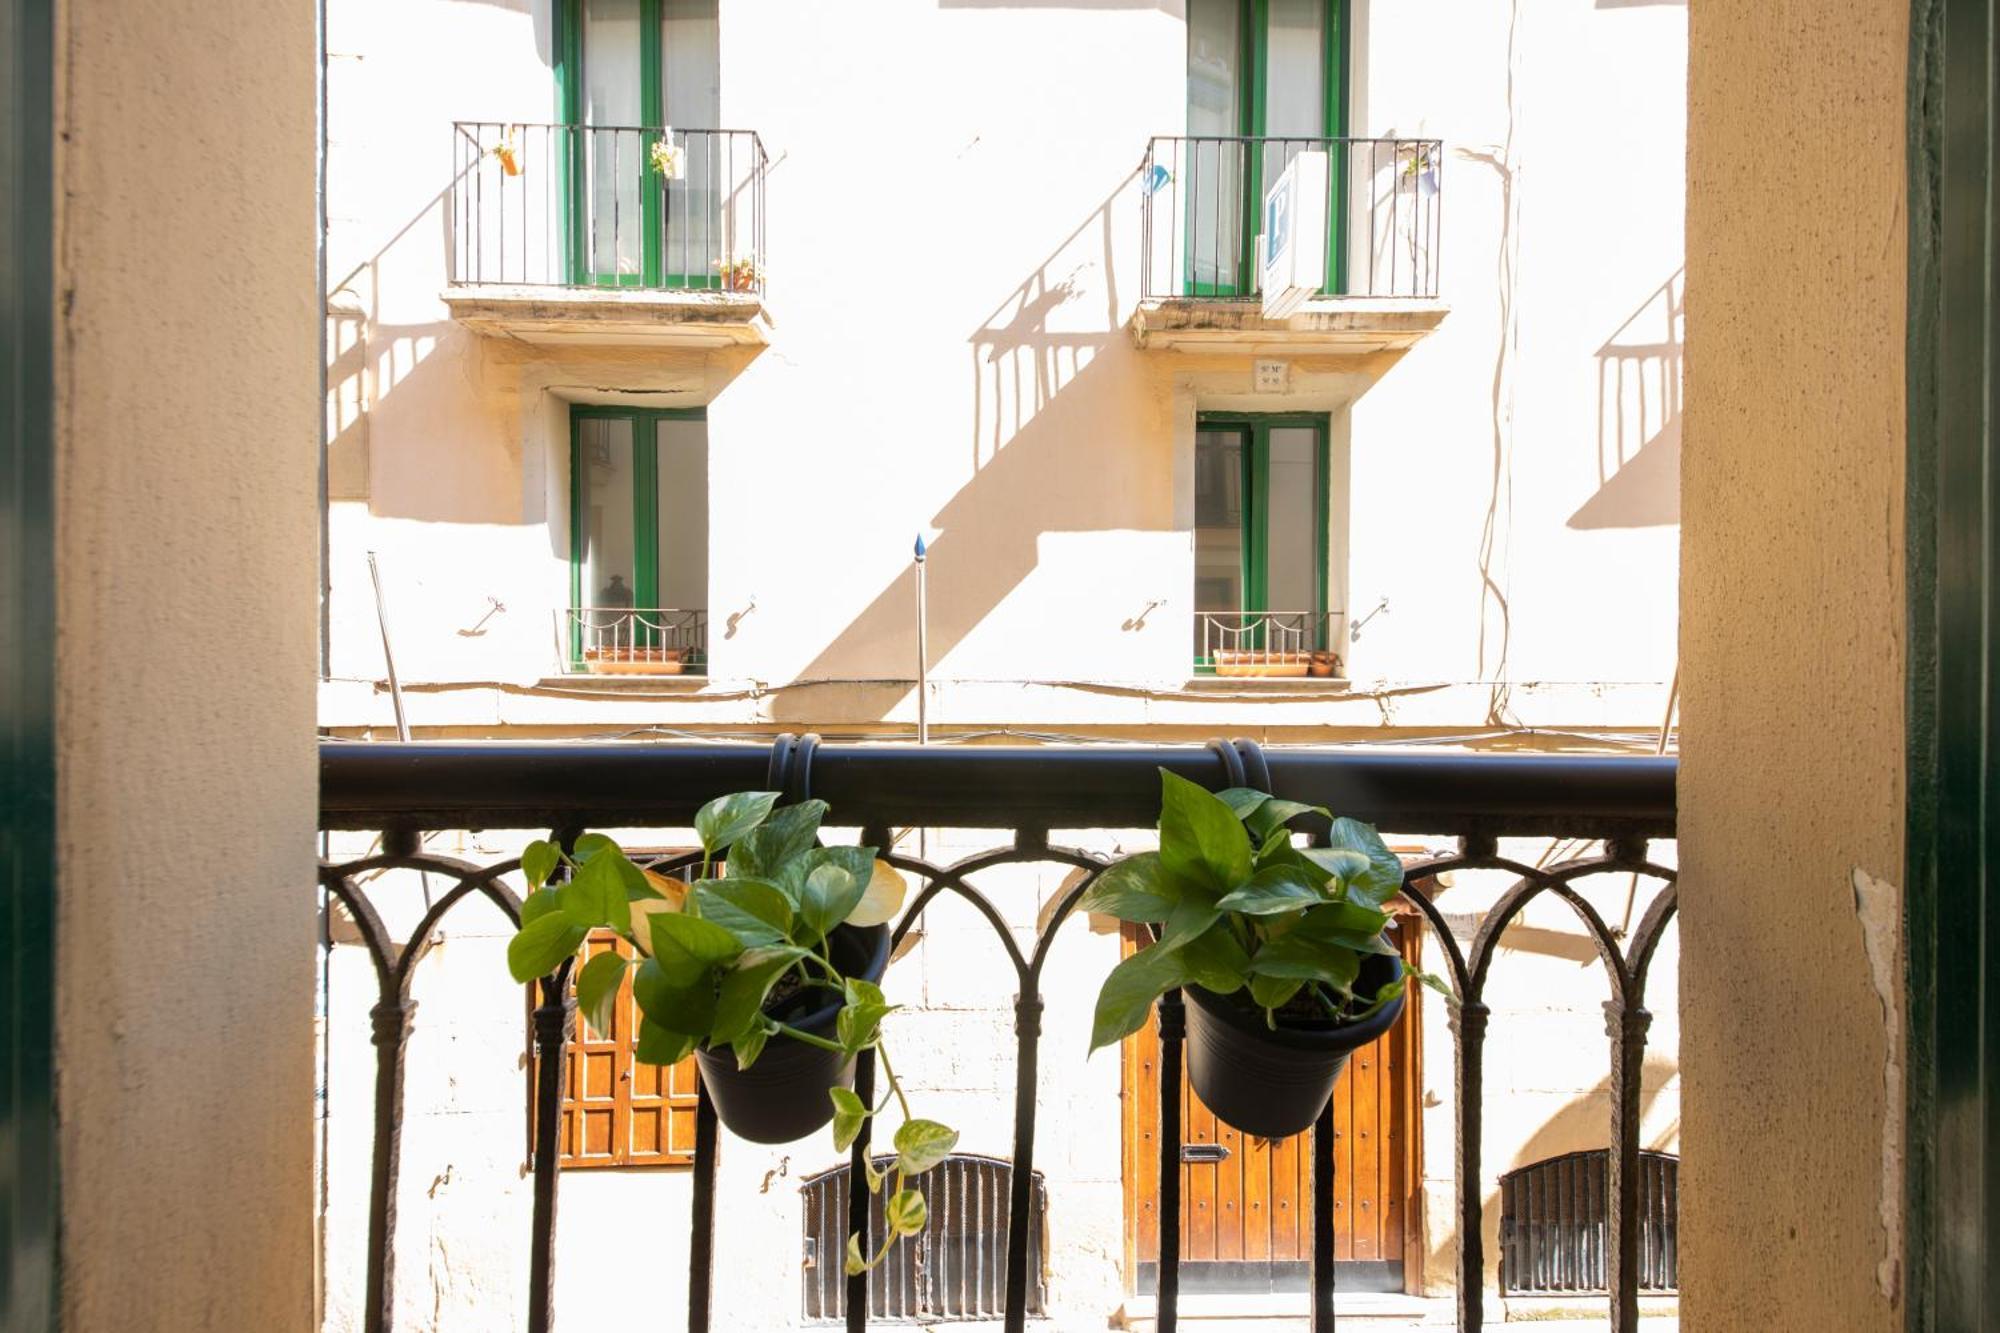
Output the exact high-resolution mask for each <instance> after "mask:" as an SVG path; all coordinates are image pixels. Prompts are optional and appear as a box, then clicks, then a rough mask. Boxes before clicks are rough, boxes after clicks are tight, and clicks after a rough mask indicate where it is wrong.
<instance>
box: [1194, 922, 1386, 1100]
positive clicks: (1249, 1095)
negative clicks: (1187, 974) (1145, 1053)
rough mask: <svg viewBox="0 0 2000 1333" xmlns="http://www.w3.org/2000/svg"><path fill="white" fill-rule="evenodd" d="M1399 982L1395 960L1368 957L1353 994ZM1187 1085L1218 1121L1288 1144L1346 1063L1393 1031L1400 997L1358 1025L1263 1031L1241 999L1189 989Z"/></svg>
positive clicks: (1258, 1014) (1260, 1015) (1256, 1012)
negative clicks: (1286, 1139) (1191, 1087)
mask: <svg viewBox="0 0 2000 1333" xmlns="http://www.w3.org/2000/svg"><path fill="white" fill-rule="evenodd" d="M1402 974H1403V963H1402V960H1401V959H1399V958H1393V957H1390V956H1388V955H1386V954H1370V955H1368V957H1367V958H1366V959H1365V960H1364V961H1363V962H1362V964H1361V977H1360V980H1359V981H1357V982H1356V983H1355V992H1356V993H1357V994H1360V995H1373V994H1374V993H1375V992H1376V990H1377V989H1378V988H1379V987H1381V986H1382V985H1383V984H1385V983H1387V982H1390V981H1394V980H1395V979H1396V978H1397V977H1399V976H1401V975H1402ZM1183 995H1184V996H1185V997H1186V999H1187V1070H1188V1081H1189V1082H1190V1083H1192V1084H1193V1085H1194V1090H1195V1094H1196V1095H1197V1096H1199V1097H1200V1098H1201V1101H1202V1105H1204V1106H1206V1107H1207V1108H1208V1109H1209V1110H1211V1111H1213V1112H1215V1114H1216V1116H1217V1118H1219V1119H1221V1120H1223V1121H1225V1122H1227V1123H1228V1124H1230V1125H1233V1126H1234V1127H1236V1128H1237V1129H1240V1130H1242V1131H1243V1132H1244V1133H1245V1134H1254V1135H1257V1136H1258V1137H1259V1138H1267V1139H1282V1138H1289V1137H1290V1136H1291V1135H1293V1134H1297V1133H1299V1132H1300V1131H1301V1130H1304V1129H1308V1128H1310V1127H1311V1126H1312V1123H1313V1121H1315V1120H1317V1119H1319V1113H1320V1112H1321V1111H1323V1110H1325V1109H1326V1103H1327V1099H1328V1098H1330V1097H1332V1096H1333V1085H1334V1083H1335V1082H1337V1081H1338V1080H1339V1078H1340V1071H1341V1070H1342V1069H1344V1068H1346V1066H1347V1057H1348V1056H1350V1055H1352V1054H1354V1052H1355V1051H1357V1050H1359V1049H1361V1048H1362V1047H1363V1046H1366V1045H1367V1044H1368V1043H1369V1042H1371V1041H1374V1040H1375V1039H1376V1038H1377V1037H1379V1036H1381V1035H1382V1034H1383V1033H1385V1032H1387V1031H1388V1030H1389V1029H1390V1028H1391V1027H1392V1026H1394V1024H1395V1022H1396V1019H1397V1017H1398V1016H1399V1015H1400V1014H1401V1013H1402V1012H1403V997H1402V996H1400V995H1399V996H1397V997H1396V998H1395V999H1394V1000H1393V1001H1391V1002H1390V1003H1388V1004H1385V1005H1383V1006H1382V1008H1381V1009H1380V1010H1378V1011H1377V1012H1376V1013H1375V1014H1374V1015H1373V1016H1372V1017H1370V1018H1368V1019H1367V1020H1366V1021H1364V1022H1360V1023H1345V1024H1342V1025H1340V1026H1338V1027H1334V1026H1330V1025H1328V1026H1313V1027H1292V1026H1287V1025H1286V1024H1285V1023H1283V1022H1280V1023H1279V1025H1278V1026H1277V1027H1276V1028H1270V1027H1266V1026H1265V1024H1264V1011H1263V1010H1262V1009H1259V1008H1257V1007H1255V1006H1254V1005H1252V1004H1250V1003H1248V1001H1247V999H1245V998H1243V997H1242V996H1241V995H1240V994H1239V995H1217V994H1216V993H1215V992H1214V991H1211V990H1206V989H1204V988H1203V987H1201V986H1189V987H1188V988H1187V989H1186V990H1185V991H1184V992H1183Z"/></svg>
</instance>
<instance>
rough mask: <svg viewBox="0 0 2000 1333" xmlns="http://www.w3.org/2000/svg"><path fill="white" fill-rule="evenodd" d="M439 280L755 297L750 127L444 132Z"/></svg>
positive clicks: (755, 203) (759, 191)
mask: <svg viewBox="0 0 2000 1333" xmlns="http://www.w3.org/2000/svg"><path fill="white" fill-rule="evenodd" d="M451 143H452V185H451V199H450V223H451V230H450V279H451V281H452V282H453V283H455V284H461V285H507V286H525V287H605V288H614V289H615V288H638V289H650V290H665V291H695V292H719V293H725V294H738V295H741V296H745V297H761V296H762V295H763V293H764V281H765V274H764V268H765V263H766V254H765V244H764V174H765V169H766V166H767V162H766V159H765V155H764V145H763V143H762V141H761V140H759V139H758V137H757V134H756V132H755V131H753V130H684V129H678V128H676V129H673V130H671V131H670V130H667V129H664V128H661V127H652V128H642V127H637V126H625V125H526V124H510V123H507V122H503V121H459V122H457V123H455V124H454V125H453V126H452V135H451Z"/></svg>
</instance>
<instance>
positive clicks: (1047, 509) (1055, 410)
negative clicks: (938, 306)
mask: <svg viewBox="0 0 2000 1333" xmlns="http://www.w3.org/2000/svg"><path fill="white" fill-rule="evenodd" d="M1136 181H1137V177H1136V175H1135V176H1133V177H1129V178H1127V179H1126V180H1125V181H1123V182H1121V184H1120V185H1119V187H1118V188H1117V189H1116V190H1114V191H1113V192H1112V193H1111V194H1110V195H1109V196H1108V197H1107V198H1106V199H1105V200H1104V201H1103V202H1102V203H1100V204H1099V205H1098V206H1097V208H1095V209H1094V210H1092V212H1091V213H1090V214H1089V215H1088V216H1087V217H1086V218H1085V220H1084V221H1083V222H1082V223H1080V224H1079V225H1078V226H1077V227H1076V228H1075V229H1074V230H1072V231H1071V232H1070V234H1069V235H1068V236H1066V237H1064V238H1063V240H1062V241H1061V242H1060V243H1058V244H1057V245H1056V247H1055V249H1054V250H1053V251H1052V252H1051V253H1050V255H1049V257H1048V258H1047V259H1045V260H1044V261H1043V262H1042V263H1041V264H1039V265H1037V267H1036V268H1035V270H1034V271H1033V272H1032V273H1031V274H1030V275H1029V276H1028V277H1027V278H1026V279H1024V280H1023V281H1022V282H1021V283H1020V284H1019V285H1018V286H1016V287H1015V289H1014V290H1013V291H1012V292H1010V293H1009V294H1008V295H1007V297H1006V298H1005V299H1004V300H1002V301H1001V302H1000V303H999V305H998V306H997V307H996V308H995V309H994V310H993V311H992V313H991V314H990V315H988V317H987V318H986V319H985V320H983V321H982V322H981V324H980V326H979V327H978V328H977V329H976V330H974V332H973V334H972V336H971V338H970V339H969V340H968V343H969V348H968V352H969V358H970V366H971V372H972V373H971V402H970V406H971V412H970V416H971V421H972V429H971V442H972V449H971V455H970V459H969V466H970V476H969V478H968V479H967V481H966V482H965V483H964V484H963V485H962V486H961V487H960V488H959V490H958V491H957V493H956V494H954V495H953V496H952V498H951V499H950V500H949V501H948V502H947V503H946V504H945V506H944V508H942V509H941V510H939V511H937V512H936V513H935V514H933V515H931V517H930V523H929V526H930V527H931V528H933V529H935V530H936V531H937V533H938V535H937V537H936V539H935V540H934V541H932V542H931V543H930V544H929V554H928V557H927V561H926V565H927V573H928V581H929V589H930V599H929V605H930V621H929V650H930V661H931V664H932V666H933V668H934V669H935V668H936V667H937V666H938V665H939V664H940V663H942V662H944V660H945V659H946V658H947V657H948V655H949V654H950V653H951V652H952V650H953V649H954V648H956V647H957V646H958V645H959V644H960V643H962V642H963V641H964V640H965V639H966V637H967V636H968V635H969V634H971V633H972V631H973V630H974V629H975V628H976V627H977V626H978V625H979V624H980V623H981V622H982V621H983V620H985V619H986V617H987V616H988V615H989V614H990V613H991V612H992V611H993V610H994V609H995V608H996V607H998V606H999V605H1000V603H1001V602H1003V601H1004V600H1005V599H1006V598H1007V597H1008V595H1009V594H1010V593H1012V592H1013V591H1014V590H1015V589H1016V588H1018V587H1019V586H1020V585H1021V583H1022V582H1023V581H1024V580H1025V579H1027V578H1028V577H1029V576H1030V575H1031V574H1032V573H1033V571H1034V570H1035V569H1036V567H1037V566H1038V564H1039V563H1040V559H1041V541H1042V538H1043V537H1045V536H1047V535H1049V534H1052V533H1088V532H1110V531H1116V530H1129V529H1154V530H1163V529H1165V528H1167V527H1168V526H1169V525H1170V522H1171V508H1172V502H1171V495H1172V468H1171V458H1170V455H1169V452H1168V449H1169V446H1168V445H1167V443H1166V434H1167V432H1166V431H1165V429H1164V426H1163V424H1162V423H1160V422H1158V421H1157V420H1156V418H1157V417H1158V416H1159V414H1160V413H1161V411H1162V408H1161V406H1160V405H1159V404H1158V403H1157V402H1156V401H1155V394H1154V391H1153V380H1152V375H1151V372H1150V370H1149V367H1148V364H1147V363H1146V361H1145V360H1144V359H1143V358H1142V357H1141V356H1140V355H1139V353H1138V350H1137V349H1136V348H1135V347H1134V345H1133V344H1132V341H1131V339H1130V338H1129V337H1128V336H1127V335H1126V334H1125V332H1124V325H1123V320H1122V318H1121V316H1122V314H1123V307H1122V306H1121V304H1120V298H1119V292H1118V288H1117V282H1116V276H1115V269H1114V266H1113V262H1112V259H1113V252H1114V248H1115V247H1114V238H1115V235H1116V230H1115V228H1116V223H1115V221H1114V219H1115V218H1117V217H1120V216H1122V215H1123V212H1124V208H1123V204H1124V202H1125V200H1126V197H1127V192H1128V191H1129V190H1131V189H1133V188H1134V187H1135V185H1136ZM1127 220H1128V221H1129V220H1130V219H1127ZM1138 441H1152V442H1157V447H1153V446H1152V445H1150V444H1146V445H1142V444H1140V443H1138ZM915 577H916V576H915V570H914V569H913V568H912V567H909V566H905V567H904V568H902V569H901V570H900V571H899V572H898V573H897V575H896V576H895V578H894V579H892V580H891V581H890V582H889V584H888V586H886V587H884V588H883V589H882V590H881V591H880V592H879V593H878V594H877V595H876V596H875V597H874V598H873V599H872V600H871V601H870V602H869V604H868V605H867V606H866V607H865V608H863V609H862V610H861V612H860V613H859V614H858V615H856V616H855V618H854V619H853V620H852V621H851V622H850V623H849V624H848V625H847V627H846V628H845V629H843V630H842V631H841V632H840V633H839V634H838V635H836V636H835V638H834V639H833V640H832V642H830V643H828V644H827V645H826V647H825V648H824V649H822V650H821V651H820V652H819V653H818V654H817V656H816V657H815V658H814V659H813V661H812V663H811V664H810V665H809V666H807V667H806V668H805V669H804V670H802V671H801V672H800V673H799V678H800V679H805V680H824V679H839V680H870V681H898V682H904V681H910V680H912V679H913V678H914V676H915V674H916V666H915V664H916V624H915V607H916V587H915ZM794 700H795V701H794V702H792V703H791V704H790V705H789V706H787V704H786V702H785V696H780V698H779V700H778V702H777V705H776V708H775V715H776V716H777V718H778V719H779V720H791V721H797V720H811V713H812V705H811V702H810V700H809V698H806V697H800V696H794ZM885 712H886V709H885Z"/></svg>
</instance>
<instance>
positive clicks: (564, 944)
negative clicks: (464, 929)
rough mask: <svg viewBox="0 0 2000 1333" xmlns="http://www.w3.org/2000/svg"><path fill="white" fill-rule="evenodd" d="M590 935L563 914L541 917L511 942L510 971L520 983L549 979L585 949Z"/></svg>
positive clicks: (508, 945)
mask: <svg viewBox="0 0 2000 1333" xmlns="http://www.w3.org/2000/svg"><path fill="white" fill-rule="evenodd" d="M588 934H590V932H589V931H588V930H587V929H585V928H584V927H582V926H579V925H576V924H575V923H574V922H572V921H571V920H570V919H569V918H568V917H567V916H565V915H563V914H562V913H561V912H549V913H547V914H545V915H542V916H538V917H536V918H535V919H534V920H533V921H530V922H529V923H528V924H527V925H525V926H523V927H521V929H520V930H519V931H517V932H516V933H515V935H514V938H513V939H511V940H509V941H507V970H508V971H509V972H511V973H513V974H514V980H516V981H520V982H529V981H533V980H535V979H536V978H537V977H545V976H547V975H549V973H551V972H553V971H555V970H556V969H557V968H559V967H561V966H562V964H563V960H564V959H565V958H568V957H569V956H570V955H571V954H573V953H575V952H576V951H577V950H578V949H579V948H581V947H582V946H583V940H584V937H585V936H586V935H588Z"/></svg>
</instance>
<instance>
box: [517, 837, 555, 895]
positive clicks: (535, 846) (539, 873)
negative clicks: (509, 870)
mask: <svg viewBox="0 0 2000 1333" xmlns="http://www.w3.org/2000/svg"><path fill="white" fill-rule="evenodd" d="M561 864H562V853H561V852H559V851H557V850H556V845H555V844H554V843H552V842H550V841H548V840H547V839H546V838H537V839H535V841H533V842H531V843H529V844H528V846H527V848H526V849H525V850H524V851H523V852H522V853H521V873H522V874H523V875H525V876H527V879H528V887H529V888H531V889H539V888H541V887H542V885H544V884H546V883H548V882H549V876H550V875H553V874H555V873H556V867H557V866H559V865H561Z"/></svg>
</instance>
